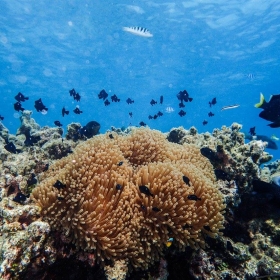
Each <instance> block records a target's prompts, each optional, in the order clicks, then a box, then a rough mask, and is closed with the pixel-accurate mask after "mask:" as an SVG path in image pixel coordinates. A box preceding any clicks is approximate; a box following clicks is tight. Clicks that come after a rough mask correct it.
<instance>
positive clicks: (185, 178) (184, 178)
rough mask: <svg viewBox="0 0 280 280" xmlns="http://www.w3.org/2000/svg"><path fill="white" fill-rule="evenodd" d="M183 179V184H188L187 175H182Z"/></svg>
mask: <svg viewBox="0 0 280 280" xmlns="http://www.w3.org/2000/svg"><path fill="white" fill-rule="evenodd" d="M183 181H184V183H185V184H187V185H190V179H189V178H188V177H187V176H185V175H183Z"/></svg>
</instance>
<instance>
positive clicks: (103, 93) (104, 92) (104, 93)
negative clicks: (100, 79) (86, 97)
mask: <svg viewBox="0 0 280 280" xmlns="http://www.w3.org/2000/svg"><path fill="white" fill-rule="evenodd" d="M107 97H108V93H107V92H106V91H105V90H104V89H102V90H101V91H100V92H99V94H98V98H99V99H103V100H105V99H106V98H107Z"/></svg>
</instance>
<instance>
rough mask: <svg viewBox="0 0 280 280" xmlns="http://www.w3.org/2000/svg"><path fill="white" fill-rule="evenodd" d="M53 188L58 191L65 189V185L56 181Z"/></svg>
mask: <svg viewBox="0 0 280 280" xmlns="http://www.w3.org/2000/svg"><path fill="white" fill-rule="evenodd" d="M53 186H54V187H55V188H57V189H58V190H61V189H64V188H66V185H65V184H63V183H61V182H60V181H59V180H56V182H55V183H54V184H53Z"/></svg>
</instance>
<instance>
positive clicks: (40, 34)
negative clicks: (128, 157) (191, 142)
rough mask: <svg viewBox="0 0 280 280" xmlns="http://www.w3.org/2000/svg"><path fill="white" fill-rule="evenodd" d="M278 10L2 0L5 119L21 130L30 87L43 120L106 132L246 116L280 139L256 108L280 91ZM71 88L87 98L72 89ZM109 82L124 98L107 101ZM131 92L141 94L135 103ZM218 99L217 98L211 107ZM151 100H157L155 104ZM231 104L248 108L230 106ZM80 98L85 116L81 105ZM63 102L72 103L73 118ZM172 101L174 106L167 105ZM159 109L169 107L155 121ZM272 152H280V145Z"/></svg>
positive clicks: (203, 0) (214, 124)
mask: <svg viewBox="0 0 280 280" xmlns="http://www.w3.org/2000/svg"><path fill="white" fill-rule="evenodd" d="M279 18H280V2H279V1H278V0H267V1H261V0H248V1H241V0H233V1H223V0H193V1H173V2H162V1H128V0H125V1H107V0H103V1H84V0H69V1H52V2H50V1H46V0H42V1H33V0H25V1H19V0H18V1H16V0H2V1H1V14H0V23H1V24H0V59H1V64H0V73H1V75H0V104H1V105H0V114H1V115H2V116H4V120H3V124H4V125H5V126H6V127H7V128H8V129H9V130H10V132H11V133H15V132H16V129H17V128H18V126H19V124H20V121H19V116H20V113H18V112H16V111H15V110H14V108H13V104H14V103H15V102H16V101H15V99H14V96H15V95H16V94H17V93H18V92H21V93H23V94H24V95H25V96H28V97H29V100H27V101H25V102H24V103H22V106H23V107H24V108H25V109H28V110H32V111H33V117H34V118H35V119H36V121H37V122H38V123H39V124H40V125H41V126H44V125H48V126H54V121H55V120H59V121H60V122H61V123H62V124H63V125H64V127H66V125H67V124H69V123H71V122H80V123H81V124H82V125H85V124H86V123H87V122H89V121H91V120H95V121H97V122H99V123H100V124H101V132H105V131H106V130H107V129H109V128H110V127H111V126H116V127H122V126H128V125H130V124H132V125H139V122H141V121H143V122H145V123H146V124H147V125H148V126H150V127H151V128H154V129H159V130H161V131H163V132H165V131H168V130H170V129H171V128H172V127H177V126H184V127H185V128H186V129H188V128H189V127H190V126H193V125H194V126H195V127H196V128H198V130H199V132H205V131H209V132H212V131H213V129H214V128H220V127H221V126H222V125H227V126H229V125H231V124H232V123H233V122H238V123H241V124H242V125H243V131H244V132H246V133H247V132H249V129H250V127H253V126H255V127H256V132H257V134H261V135H266V136H268V137H270V136H271V135H273V134H275V135H276V136H277V137H280V131H279V128H270V127H268V126H267V124H268V123H269V122H267V121H265V120H263V119H261V118H260V117H259V116H258V114H259V113H260V112H261V110H260V109H256V108H254V104H255V103H257V102H259V96H260V92H262V93H263V94H264V95H265V97H266V99H269V97H270V95H271V94H279V93H280V90H279V87H280V80H279V76H280V75H279V74H280V70H279V69H280V68H279V55H280V49H279V33H280V21H279ZM135 26H140V27H144V28H147V29H148V30H149V31H150V32H151V33H152V34H153V37H149V38H147V37H143V36H137V35H134V34H131V33H129V32H125V31H123V27H135ZM72 88H75V90H76V91H77V92H79V94H80V95H81V101H80V102H76V101H75V100H73V97H70V94H69V90H70V89H72ZM102 89H105V90H106V91H107V92H108V94H109V97H110V96H111V95H113V94H116V95H117V96H118V98H120V100H121V101H120V102H117V103H112V102H111V104H110V105H109V106H105V105H104V103H103V101H102V100H100V99H98V93H99V92H100V91H101V90H102ZM184 89H186V90H187V91H188V93H189V95H190V96H191V97H192V98H193V101H192V102H188V103H186V104H185V105H186V107H185V108H183V109H184V110H185V111H186V115H185V116H184V117H180V116H179V115H178V112H179V111H180V110H181V108H179V106H178V105H179V100H178V99H177V97H176V95H177V93H178V92H179V91H181V90H184ZM161 95H162V96H163V97H164V101H163V104H159V98H160V96H161ZM128 97H130V98H131V99H133V100H134V101H135V102H134V103H133V104H130V105H128V104H127V103H126V102H125V100H126V99H127V98H128ZM214 97H216V99H217V104H216V105H215V106H213V107H212V108H210V107H209V101H211V100H212V99H213V98H214ZM39 98H42V101H43V103H44V105H46V107H48V113H47V114H46V115H43V114H42V113H40V112H36V110H35V108H34V101H35V100H37V99H39ZM152 99H154V100H156V101H157V102H158V104H156V105H154V106H151V105H150V101H151V100H152ZM110 101H111V100H110ZM232 104H239V105H240V106H239V107H238V108H236V109H231V110H225V111H221V108H222V107H223V106H226V105H232ZM76 105H79V108H80V110H82V111H83V113H82V114H80V115H75V114H74V113H73V110H74V109H75V107H76ZM63 106H65V108H66V109H67V110H70V114H69V116H65V117H64V118H62V115H61V109H62V107H63ZM167 107H172V108H173V109H174V112H171V113H166V112H165V110H166V108H167ZM279 110H280V108H279ZM158 111H161V112H163V114H164V115H163V116H162V117H159V118H157V119H155V120H154V119H152V120H149V119H148V116H149V115H150V114H151V115H154V114H156V113H157V112H158ZM210 111H211V112H213V113H214V116H213V117H211V118H209V117H208V113H209V112H210ZM129 112H132V113H133V116H132V118H130V117H129ZM204 120H207V121H208V124H207V125H205V126H204V125H202V122H203V121H204ZM278 145H279V148H280V142H279V144H278ZM268 151H269V152H271V153H273V154H274V158H275V159H277V158H279V157H280V152H279V151H273V150H268Z"/></svg>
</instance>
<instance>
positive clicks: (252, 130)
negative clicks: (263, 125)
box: [249, 126, 256, 136]
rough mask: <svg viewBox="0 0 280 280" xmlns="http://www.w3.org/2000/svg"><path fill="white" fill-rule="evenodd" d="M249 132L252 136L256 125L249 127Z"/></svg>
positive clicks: (254, 133)
mask: <svg viewBox="0 0 280 280" xmlns="http://www.w3.org/2000/svg"><path fill="white" fill-rule="evenodd" d="M249 133H250V134H251V135H252V136H255V135H256V127H255V126H254V127H251V128H250V130H249Z"/></svg>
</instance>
